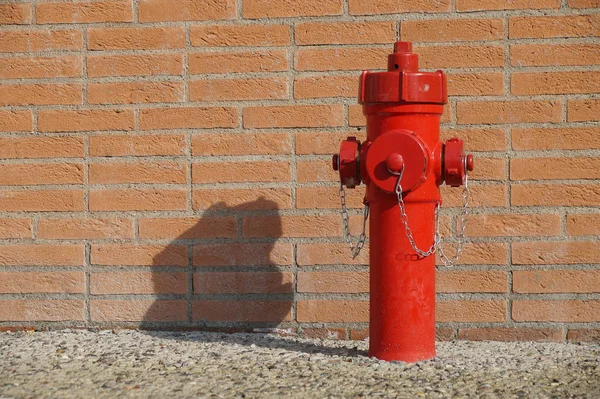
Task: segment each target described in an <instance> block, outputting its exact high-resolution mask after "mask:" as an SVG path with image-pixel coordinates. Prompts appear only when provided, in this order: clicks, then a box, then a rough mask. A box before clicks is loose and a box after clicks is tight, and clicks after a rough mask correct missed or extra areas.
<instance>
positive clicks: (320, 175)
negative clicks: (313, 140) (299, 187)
mask: <svg viewBox="0 0 600 399" xmlns="http://www.w3.org/2000/svg"><path fill="white" fill-rule="evenodd" d="M296 174H297V175H298V182H301V183H306V182H316V181H339V180H340V175H339V173H338V172H336V171H334V170H333V168H332V167H331V160H329V159H328V160H318V161H297V162H296Z"/></svg>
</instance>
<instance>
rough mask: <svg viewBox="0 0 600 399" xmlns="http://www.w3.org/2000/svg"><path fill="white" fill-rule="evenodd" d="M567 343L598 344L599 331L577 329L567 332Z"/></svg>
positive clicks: (599, 338) (599, 339)
mask: <svg viewBox="0 0 600 399" xmlns="http://www.w3.org/2000/svg"><path fill="white" fill-rule="evenodd" d="M567 341H572V342H600V329H594V328H578V329H573V330H571V329H570V330H569V332H568V333H567Z"/></svg>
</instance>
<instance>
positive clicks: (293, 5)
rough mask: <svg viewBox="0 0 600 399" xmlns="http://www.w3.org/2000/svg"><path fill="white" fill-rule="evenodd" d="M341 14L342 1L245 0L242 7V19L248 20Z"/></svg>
mask: <svg viewBox="0 0 600 399" xmlns="http://www.w3.org/2000/svg"><path fill="white" fill-rule="evenodd" d="M341 14H342V0H304V1H302V2H298V1H288V0H270V1H269V2H265V1H263V0H246V1H244V2H243V5H242V15H243V17H244V18H250V19H260V18H277V17H312V16H322V15H341Z"/></svg>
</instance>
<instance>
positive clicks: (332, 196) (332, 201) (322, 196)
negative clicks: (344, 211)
mask: <svg viewBox="0 0 600 399" xmlns="http://www.w3.org/2000/svg"><path fill="white" fill-rule="evenodd" d="M339 189H340V187H339V185H337V186H331V187H298V188H297V189H296V207H297V208H298V209H309V208H315V209H322V208H335V209H337V208H339V207H340V198H339ZM364 196H365V192H364V189H363V188H360V189H356V190H346V202H347V205H348V208H362V207H363V199H364Z"/></svg>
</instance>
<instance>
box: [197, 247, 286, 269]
mask: <svg viewBox="0 0 600 399" xmlns="http://www.w3.org/2000/svg"><path fill="white" fill-rule="evenodd" d="M193 259H194V263H193V264H194V266H267V265H275V266H289V265H291V263H292V245H291V244H286V243H252V244H199V245H194V251H193Z"/></svg>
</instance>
